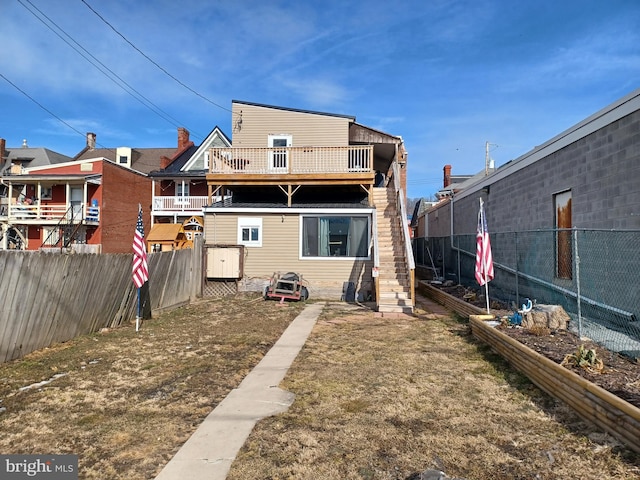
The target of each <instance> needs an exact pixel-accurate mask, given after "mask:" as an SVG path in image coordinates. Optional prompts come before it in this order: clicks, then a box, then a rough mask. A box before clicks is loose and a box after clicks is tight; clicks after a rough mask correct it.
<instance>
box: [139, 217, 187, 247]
mask: <svg viewBox="0 0 640 480" xmlns="http://www.w3.org/2000/svg"><path fill="white" fill-rule="evenodd" d="M146 241H147V252H170V251H172V250H180V249H183V248H192V247H193V241H192V240H189V239H188V238H187V236H186V234H185V231H184V227H183V226H182V224H180V223H156V224H155V225H154V226H153V228H152V229H151V231H150V232H149V235H148V236H147V239H146Z"/></svg>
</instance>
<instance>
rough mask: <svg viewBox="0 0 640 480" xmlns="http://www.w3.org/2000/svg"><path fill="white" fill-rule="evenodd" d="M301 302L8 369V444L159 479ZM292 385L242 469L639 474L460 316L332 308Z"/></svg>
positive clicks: (214, 317)
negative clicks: (287, 401)
mask: <svg viewBox="0 0 640 480" xmlns="http://www.w3.org/2000/svg"><path fill="white" fill-rule="evenodd" d="M419 306H420V305H419ZM302 308H304V304H303V303H289V304H287V306H280V305H278V303H277V302H273V301H269V302H265V301H263V300H262V298H261V297H257V296H251V295H241V296H238V297H235V298H224V299H216V300H203V301H200V302H198V303H196V304H193V305H190V306H187V307H183V308H180V309H177V310H174V311H172V312H167V313H164V314H162V315H159V316H158V317H157V318H154V319H153V320H150V321H147V322H145V324H144V325H143V326H142V329H141V330H140V332H135V326H134V325H126V326H123V327H121V328H118V329H114V330H110V331H108V332H103V333H96V334H93V335H88V336H83V337H80V338H78V339H75V340H73V341H71V342H67V343H64V344H60V345H55V346H53V347H52V348H48V349H44V350H42V351H39V352H34V353H32V354H30V355H29V356H27V357H26V358H24V359H21V360H19V361H14V362H9V363H6V364H2V365H0V409H5V410H4V411H3V413H0V432H1V433H2V435H0V453H3V454H10V453H20V454H43V453H73V454H78V455H79V467H80V468H79V469H80V478H82V479H101V480H103V479H133V480H136V479H152V478H154V476H155V475H157V474H158V473H159V471H160V470H161V469H162V467H163V466H164V464H166V462H167V461H168V460H169V459H170V458H171V456H172V455H173V454H174V453H175V452H176V451H177V450H178V449H179V448H180V446H181V445H182V444H183V443H184V442H185V441H186V440H187V438H189V436H190V435H191V433H193V431H194V430H195V429H196V428H197V426H198V425H199V424H200V422H201V421H202V420H203V419H204V418H205V417H206V415H207V414H208V413H209V412H210V411H211V410H212V409H213V408H215V406H216V405H217V404H218V403H219V402H220V401H221V400H222V399H223V398H224V397H225V395H226V394H227V393H228V392H229V391H230V390H231V389H233V388H234V387H236V386H237V385H238V384H239V383H240V381H241V380H242V378H243V377H244V376H245V375H246V374H247V373H248V372H249V371H250V370H251V368H252V367H253V366H255V365H256V364H257V363H258V362H259V361H260V359H261V358H262V356H263V355H264V354H265V353H266V352H267V351H268V349H269V348H270V347H271V346H272V345H273V343H275V341H276V340H277V339H278V338H279V336H280V335H281V333H282V332H283V331H284V330H285V329H286V327H287V326H288V325H289V323H290V322H291V320H293V318H295V316H296V315H297V314H298V313H299V312H300V311H301V310H302ZM48 380H51V381H50V382H49V383H43V384H39V382H43V381H48ZM281 387H282V388H285V389H287V390H290V391H292V392H293V393H295V394H296V400H295V402H294V404H293V406H292V407H291V408H290V409H289V410H288V411H287V412H286V413H284V414H282V415H279V416H277V417H271V418H268V419H265V420H263V421H261V422H259V423H258V424H257V425H256V428H255V429H254V431H253V433H252V434H251V436H250V438H249V440H248V441H247V443H246V444H245V446H244V448H243V450H242V451H241V452H240V454H239V456H238V458H237V459H236V462H234V464H233V465H232V468H231V472H230V475H229V480H233V479H235V480H240V479H243V480H244V479H246V478H257V479H314V480H316V479H323V480H327V479H336V480H338V479H340V480H344V479H403V480H404V479H407V478H411V477H412V476H414V474H415V473H416V472H420V471H423V470H425V469H428V468H439V469H441V470H444V471H445V472H446V473H447V475H448V476H449V477H463V478H466V479H468V480H473V479H478V480H480V479H481V480H485V479H493V480H498V479H509V480H512V479H575V478H581V479H583V480H584V479H598V480H600V479H602V478H607V479H633V478H640V468H639V466H640V460H639V459H638V456H636V455H633V454H632V453H630V452H629V451H628V450H625V449H624V448H622V447H621V446H619V445H618V444H616V443H615V442H614V441H613V439H612V438H611V437H609V436H607V435H604V434H602V433H600V432H598V431H597V430H595V429H593V428H591V427H590V426H588V425H586V424H584V423H583V422H581V421H580V420H579V418H577V417H576V416H575V415H574V414H573V413H572V412H571V411H569V410H568V409H567V408H566V407H564V406H563V405H562V404H561V403H559V402H557V401H555V400H553V399H552V398H550V397H549V396H547V395H545V394H544V393H542V392H541V391H540V390H538V389H537V388H536V387H535V386H533V385H532V384H531V383H530V382H529V381H528V380H527V379H526V378H524V377H523V376H521V375H520V374H518V373H517V372H515V371H514V370H512V369H511V368H510V367H509V366H508V365H507V364H505V363H504V362H503V361H502V359H501V358H500V357H497V356H496V355H494V354H492V352H491V351H490V350H489V349H488V348H486V347H485V346H484V345H482V344H480V343H478V342H476V341H475V340H474V339H473V338H472V337H471V336H470V334H469V328H468V325H467V324H466V323H465V322H464V321H461V320H460V319H458V318H456V317H455V316H451V317H450V316H438V315H435V314H431V313H429V312H427V311H426V310H422V309H420V308H418V309H417V312H416V315H415V316H412V317H409V316H403V317H400V318H390V317H389V318H387V317H377V316H375V315H374V314H373V312H371V311H370V310H368V309H366V308H360V307H355V306H350V305H346V304H344V303H328V304H327V306H326V307H325V309H324V311H323V313H322V315H321V317H320V318H319V320H318V324H317V325H316V327H315V328H314V330H313V332H312V333H311V335H310V337H309V340H308V342H307V344H306V345H305V347H304V348H303V350H302V352H301V353H300V355H299V356H298V358H297V359H296V361H295V362H294V365H293V366H292V368H291V370H290V371H289V373H288V375H287V377H286V378H285V381H284V383H283V385H281ZM193 480H199V479H193Z"/></svg>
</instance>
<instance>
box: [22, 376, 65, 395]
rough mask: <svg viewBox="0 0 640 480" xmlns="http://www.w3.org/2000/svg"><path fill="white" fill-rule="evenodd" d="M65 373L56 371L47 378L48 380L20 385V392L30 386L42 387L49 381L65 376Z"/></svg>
mask: <svg viewBox="0 0 640 480" xmlns="http://www.w3.org/2000/svg"><path fill="white" fill-rule="evenodd" d="M66 375H67V374H66V373H56V374H55V375H54V376H53V377H51V378H49V379H48V380H43V381H41V382H38V383H32V384H31V385H27V386H26V387H20V388H19V390H20V391H21V392H24V391H25V390H31V389H32V388H40V387H44V386H45V385H48V384H49V383H51V382H53V381H54V380H57V379H58V378H60V377H64V376H66Z"/></svg>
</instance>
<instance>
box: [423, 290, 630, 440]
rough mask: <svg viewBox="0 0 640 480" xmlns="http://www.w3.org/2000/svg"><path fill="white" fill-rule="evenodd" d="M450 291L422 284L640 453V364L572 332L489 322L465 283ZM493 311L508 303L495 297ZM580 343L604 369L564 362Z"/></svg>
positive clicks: (542, 383) (539, 381) (536, 379)
mask: <svg viewBox="0 0 640 480" xmlns="http://www.w3.org/2000/svg"><path fill="white" fill-rule="evenodd" d="M449 290H450V291H451V293H449V292H447V291H445V289H443V288H437V287H435V286H433V285H430V284H427V283H424V282H421V283H420V286H419V291H420V292H421V293H423V294H424V295H426V296H428V297H430V298H432V299H434V300H435V301H437V302H439V303H441V304H443V305H445V306H446V307H447V308H449V309H451V310H453V311H455V312H456V313H458V314H460V315H463V316H467V317H469V318H470V323H471V329H472V332H473V334H474V336H476V337H477V338H479V339H480V340H482V341H483V342H485V343H487V344H489V345H490V346H491V347H492V348H493V349H494V350H496V351H497V352H498V353H500V354H501V355H502V356H503V357H505V358H506V359H507V360H509V361H510V362H511V363H512V364H513V365H514V366H515V367H516V368H518V369H519V370H521V371H523V373H525V374H526V375H527V376H528V377H529V379H530V380H531V381H532V382H533V383H535V384H536V385H538V386H539V387H540V388H541V389H543V390H545V391H546V392H547V393H549V394H550V395H552V396H554V397H556V398H559V399H561V400H563V401H565V402H566V403H567V404H568V405H570V406H571V407H572V408H573V409H574V410H575V411H576V412H577V413H578V414H579V415H580V416H582V417H583V418H585V419H587V420H589V421H591V422H593V423H595V424H596V425H598V426H599V427H601V428H603V429H604V430H605V431H607V432H608V433H610V434H612V435H613V436H615V437H616V438H618V439H619V440H621V441H623V442H624V443H625V444H626V445H628V446H629V447H630V448H632V449H633V450H635V451H637V452H640V365H638V364H637V363H633V362H631V361H630V360H629V359H627V358H625V357H622V356H621V355H619V354H616V353H613V352H610V351H608V350H606V349H604V348H602V347H600V346H599V345H596V344H594V343H593V342H590V341H584V340H581V339H580V338H578V337H577V336H576V335H575V334H573V333H571V332H569V331H563V330H558V331H555V332H550V333H549V334H547V335H540V334H537V335H536V334H534V333H532V332H531V331H528V330H525V329H522V328H503V327H502V328H501V327H500V326H497V327H496V326H489V325H488V324H487V323H486V322H485V321H483V320H482V318H483V315H485V314H486V313H487V312H486V309H484V308H481V307H480V306H479V305H475V304H473V303H471V302H469V301H467V300H465V299H464V298H462V297H463V295H464V292H465V290H464V288H455V289H449ZM494 308H495V310H494ZM490 311H491V312H492V313H494V314H495V315H496V316H497V317H500V316H501V315H502V314H505V313H507V312H508V311H507V310H506V306H505V305H500V304H497V303H493V302H492V305H491V308H490ZM484 318H488V317H484ZM580 345H583V346H584V347H585V348H587V349H593V350H594V351H595V352H596V354H597V356H598V358H600V359H601V360H602V361H603V363H604V369H603V370H602V373H594V372H590V371H588V370H586V369H584V368H581V367H577V366H571V367H569V366H567V367H565V366H561V365H560V364H561V363H562V361H563V360H564V358H565V357H566V356H567V355H570V354H573V353H575V352H576V350H577V348H578V347H579V346H580Z"/></svg>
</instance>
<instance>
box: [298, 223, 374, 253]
mask: <svg viewBox="0 0 640 480" xmlns="http://www.w3.org/2000/svg"><path fill="white" fill-rule="evenodd" d="M306 217H349V218H353V217H366V219H367V227H366V235H367V254H366V255H365V256H362V257H354V256H346V255H336V256H332V255H328V256H325V255H318V256H311V255H304V251H303V250H304V246H303V243H304V218H306ZM299 230H300V234H299V238H300V243H299V249H300V250H299V257H298V258H299V259H300V260H321V261H336V260H338V261H340V260H348V261H353V260H370V259H371V234H372V232H371V216H370V215H368V214H366V213H318V214H309V215H301V216H300V225H299Z"/></svg>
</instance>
